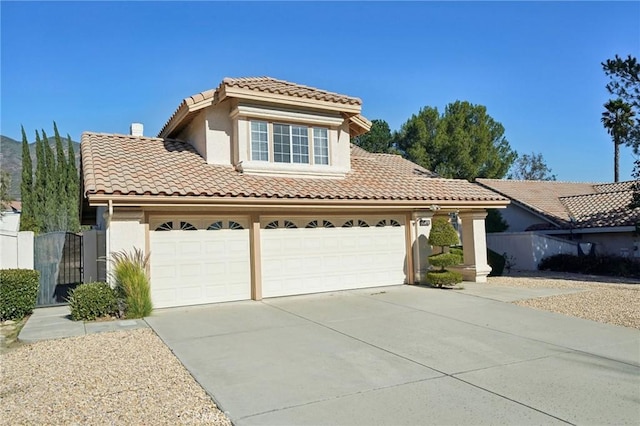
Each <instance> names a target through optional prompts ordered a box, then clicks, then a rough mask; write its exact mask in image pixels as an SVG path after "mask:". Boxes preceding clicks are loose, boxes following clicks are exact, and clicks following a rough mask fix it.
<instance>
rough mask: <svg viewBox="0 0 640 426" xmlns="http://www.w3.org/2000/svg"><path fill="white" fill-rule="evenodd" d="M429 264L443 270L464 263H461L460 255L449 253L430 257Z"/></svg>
mask: <svg viewBox="0 0 640 426" xmlns="http://www.w3.org/2000/svg"><path fill="white" fill-rule="evenodd" d="M429 263H430V264H431V265H433V266H437V267H439V268H440V270H443V269H444V268H446V267H447V266H453V265H458V264H460V263H462V262H460V255H459V254H458V253H451V252H449V253H440V254H434V255H431V256H429Z"/></svg>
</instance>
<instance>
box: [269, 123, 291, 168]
mask: <svg viewBox="0 0 640 426" xmlns="http://www.w3.org/2000/svg"><path fill="white" fill-rule="evenodd" d="M290 128H291V126H289V125H287V124H274V125H273V161H275V162H276V163H290V162H291V136H290V130H291V129H290Z"/></svg>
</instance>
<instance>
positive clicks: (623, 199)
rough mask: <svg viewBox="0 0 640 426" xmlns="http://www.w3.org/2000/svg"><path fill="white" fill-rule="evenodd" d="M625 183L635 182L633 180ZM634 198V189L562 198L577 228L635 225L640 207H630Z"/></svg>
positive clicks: (638, 217) (639, 217)
mask: <svg viewBox="0 0 640 426" xmlns="http://www.w3.org/2000/svg"><path fill="white" fill-rule="evenodd" d="M625 183H631V184H633V181H631V182H625ZM598 186H600V185H598ZM604 186H605V187H606V186H607V185H604ZM618 186H625V185H618ZM626 187H629V188H630V185H626ZM632 198H633V193H632V191H631V190H627V191H614V192H602V193H597V194H586V195H576V196H573V197H561V198H560V200H561V201H562V204H564V205H565V206H566V207H567V210H569V212H570V213H571V215H572V216H573V217H574V218H575V219H576V227H577V228H595V227H603V226H633V225H635V224H636V223H637V222H638V221H640V208H637V209H630V208H629V207H628V206H629V204H630V203H631V200H632Z"/></svg>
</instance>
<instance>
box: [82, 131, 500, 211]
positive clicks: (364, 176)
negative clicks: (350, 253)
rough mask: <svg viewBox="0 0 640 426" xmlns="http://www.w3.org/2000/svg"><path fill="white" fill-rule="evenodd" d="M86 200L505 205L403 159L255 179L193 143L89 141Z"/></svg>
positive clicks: (362, 159)
mask: <svg viewBox="0 0 640 426" xmlns="http://www.w3.org/2000/svg"><path fill="white" fill-rule="evenodd" d="M81 151H82V166H83V179H84V189H85V194H86V195H89V196H90V195H92V194H136V195H143V194H144V195H158V196H180V197H185V196H187V197H201V196H207V197H248V198H254V197H270V198H307V199H344V200H419V201H429V202H437V201H443V202H444V201H453V202H456V201H469V202H484V201H499V202H506V199H505V198H504V197H501V196H499V195H498V194H496V193H494V192H492V191H490V190H488V189H485V188H483V187H481V186H480V185H476V184H473V183H470V182H467V181H465V180H453V179H441V178H433V177H430V176H432V174H430V173H431V172H429V171H428V170H426V169H424V168H422V167H420V166H417V165H415V164H413V163H411V162H409V161H406V160H404V159H402V158H400V157H398V156H391V155H378V154H369V153H366V154H365V153H364V152H363V151H362V150H360V149H359V148H353V151H354V155H353V156H352V158H351V167H352V170H351V172H349V173H348V174H347V176H346V177H345V178H344V179H310V178H289V177H275V176H274V177H268V176H253V175H247V174H242V173H240V172H237V171H236V170H235V169H234V168H232V167H231V166H220V165H211V164H207V163H206V162H205V160H204V159H203V158H202V157H201V156H200V155H199V154H198V153H197V152H196V150H195V149H194V148H193V147H192V146H191V145H189V144H188V143H185V142H181V141H177V140H170V139H160V138H143V137H134V136H126V135H113V134H100V133H84V134H83V135H82V145H81Z"/></svg>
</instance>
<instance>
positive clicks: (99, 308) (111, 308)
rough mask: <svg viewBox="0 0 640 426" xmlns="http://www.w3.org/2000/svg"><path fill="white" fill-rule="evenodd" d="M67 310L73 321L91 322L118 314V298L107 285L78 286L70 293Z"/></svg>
mask: <svg viewBox="0 0 640 426" xmlns="http://www.w3.org/2000/svg"><path fill="white" fill-rule="evenodd" d="M69 308H70V309H71V319H72V320H74V321H82V320H84V321H93V320H95V319H96V318H101V317H106V316H112V315H117V314H118V298H117V295H116V292H115V291H114V289H112V288H111V287H110V286H109V284H107V283H103V282H94V283H86V284H80V285H79V286H78V287H76V288H74V289H73V290H71V292H70V296H69Z"/></svg>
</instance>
